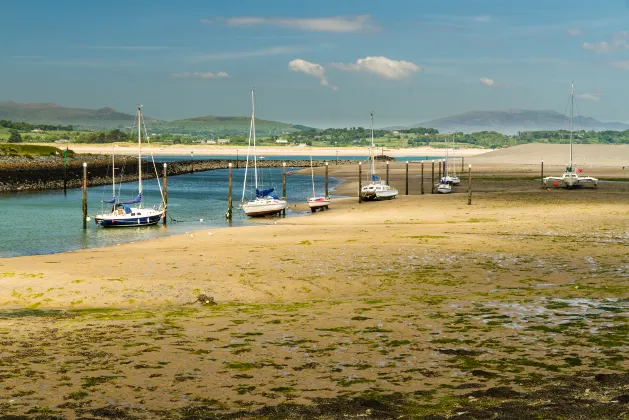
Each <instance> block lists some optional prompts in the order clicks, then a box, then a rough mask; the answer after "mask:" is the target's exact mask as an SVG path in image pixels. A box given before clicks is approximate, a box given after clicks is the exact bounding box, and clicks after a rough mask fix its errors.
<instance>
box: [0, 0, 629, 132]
mask: <svg viewBox="0 0 629 420" xmlns="http://www.w3.org/2000/svg"><path fill="white" fill-rule="evenodd" d="M2 15H3V19H2V25H0V39H2V42H1V43H0V80H1V81H2V82H1V83H0V86H1V88H0V100H13V101H16V102H53V103H57V104H59V105H62V106H67V107H84V108H102V107H112V108H114V109H116V110H117V111H122V112H127V113H133V112H134V108H135V106H136V104H142V105H144V112H145V114H146V115H148V116H151V117H154V118H158V119H165V120H173V119H179V118H186V117H195V116H205V115H217V116H235V115H239V116H243V115H250V114H251V101H250V91H251V89H252V88H253V87H255V91H256V117H259V118H264V119H270V120H276V121H283V122H289V123H293V124H304V125H309V126H314V127H347V126H368V125H369V113H370V112H371V111H374V113H375V116H374V124H375V126H376V127H387V126H395V125H411V124H417V123H420V122H424V121H429V120H431V119H435V118H440V117H446V116H449V115H454V114H458V113H463V112H466V111H478V110H506V109H510V108H518V109H548V110H555V111H558V112H562V113H563V112H565V110H566V105H567V104H568V100H569V95H570V83H571V81H574V82H575V95H576V98H577V107H578V113H579V115H582V116H590V117H594V118H597V119H600V120H602V121H620V122H627V121H629V112H628V111H627V108H628V107H627V106H626V103H627V102H628V101H629V98H627V95H626V94H625V92H626V89H625V87H626V82H627V79H628V77H629V0H605V1H592V0H588V1H585V0H570V1H569V0H527V1H517V0H422V1H417V0H387V1H382V0H378V1H376V0H333V1H331V0H318V1H308V2H306V1H295V0H267V1H260V0H255V1H249V0H232V1H218V0H214V1H211V0H210V1H208V0H187V1H186V0H182V1H178V2H175V1H172V0H134V1H132V2H130V1H126V0H125V1H123V0H106V1H105V0H101V1H96V0H95V1H85V0H63V1H50V0H20V1H6V2H3V12H2Z"/></svg>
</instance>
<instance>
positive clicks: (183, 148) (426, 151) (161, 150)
mask: <svg viewBox="0 0 629 420" xmlns="http://www.w3.org/2000/svg"><path fill="white" fill-rule="evenodd" d="M68 147H69V148H70V149H71V150H73V151H74V152H76V153H93V154H111V153H115V154H137V153H138V148H137V146H135V145H134V144H133V143H116V147H115V148H113V147H112V145H111V144H108V145H94V144H68ZM142 150H143V153H146V154H149V153H153V155H173V156H182V157H190V152H194V153H195V155H197V156H202V155H212V156H225V155H227V156H231V155H236V152H237V151H238V153H239V154H240V156H241V157H242V158H244V157H245V156H246V154H247V146H246V145H243V146H228V145H224V146H216V145H202V144H193V145H169V146H164V145H159V146H153V145H149V146H147V147H144V146H142ZM256 150H257V151H258V155H261V154H262V155H268V156H307V155H308V154H309V153H310V152H311V151H312V153H313V155H317V156H330V157H336V155H337V153H338V156H339V157H342V156H365V157H367V156H369V149H368V148H367V147H336V148H335V147H314V148H311V147H299V146H281V147H280V146H277V147H269V146H258V147H257V148H256ZM488 151H489V150H487V149H460V150H457V151H456V154H457V155H458V156H474V155H478V154H482V153H487V152H488ZM377 152H378V154H380V153H384V154H386V155H387V156H393V157H396V156H444V155H445V149H434V148H432V147H416V148H408V149H391V148H384V149H382V148H379V149H377Z"/></svg>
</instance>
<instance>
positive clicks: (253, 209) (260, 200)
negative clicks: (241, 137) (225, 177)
mask: <svg viewBox="0 0 629 420" xmlns="http://www.w3.org/2000/svg"><path fill="white" fill-rule="evenodd" d="M255 120H256V108H255V94H254V90H253V89H252V90H251V125H250V127H249V146H248V148H247V163H246V165H245V179H244V182H243V188H242V199H241V205H240V207H241V208H242V209H243V211H244V212H245V214H246V215H247V216H249V217H262V216H271V215H274V214H278V213H281V212H282V211H283V210H284V209H286V207H287V206H288V203H287V202H286V200H282V199H280V198H279V197H278V196H277V194H275V188H267V189H259V188H258V180H259V179H260V177H259V176H258V164H257V158H256V123H255ZM252 135H253V175H254V191H255V198H253V199H252V200H249V201H247V202H245V193H246V187H247V172H248V170H249V151H250V148H251V138H252ZM260 158H261V159H262V158H264V157H263V156H260ZM253 195H254V193H252V196H253Z"/></svg>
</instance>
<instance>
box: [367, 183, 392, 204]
mask: <svg viewBox="0 0 629 420" xmlns="http://www.w3.org/2000/svg"><path fill="white" fill-rule="evenodd" d="M360 194H361V196H362V197H363V198H364V199H365V200H392V199H394V198H395V197H396V196H397V195H398V190H396V189H395V188H393V187H391V186H390V185H387V184H385V183H384V181H374V182H371V183H369V184H367V185H365V186H364V187H362V189H361V190H360Z"/></svg>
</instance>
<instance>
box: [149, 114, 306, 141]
mask: <svg viewBox="0 0 629 420" xmlns="http://www.w3.org/2000/svg"><path fill="white" fill-rule="evenodd" d="M250 125H251V117H215V116H206V117H195V118H186V119H183V120H175V121H160V122H159V123H157V124H155V125H153V126H152V127H151V131H154V132H157V133H160V132H164V133H165V132H169V133H177V134H190V135H210V134H214V135H243V136H248V135H249V127H250ZM302 127H303V126H295V125H293V124H287V123H283V122H278V121H268V120H262V119H260V118H256V133H258V135H261V134H262V135H278V136H281V135H282V134H285V133H289V132H293V131H298V130H300V129H302Z"/></svg>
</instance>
